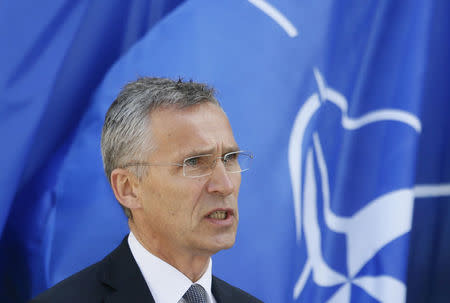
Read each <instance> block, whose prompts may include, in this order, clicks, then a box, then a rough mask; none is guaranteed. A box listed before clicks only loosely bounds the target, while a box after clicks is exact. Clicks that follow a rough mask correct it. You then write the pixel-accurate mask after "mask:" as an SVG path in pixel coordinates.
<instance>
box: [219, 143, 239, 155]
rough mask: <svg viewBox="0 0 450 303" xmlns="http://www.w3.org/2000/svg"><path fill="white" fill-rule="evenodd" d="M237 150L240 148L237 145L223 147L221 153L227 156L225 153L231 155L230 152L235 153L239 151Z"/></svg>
mask: <svg viewBox="0 0 450 303" xmlns="http://www.w3.org/2000/svg"><path fill="white" fill-rule="evenodd" d="M239 150H240V148H239V146H237V145H232V146H225V147H223V150H222V153H223V154H227V153H231V152H235V151H239Z"/></svg>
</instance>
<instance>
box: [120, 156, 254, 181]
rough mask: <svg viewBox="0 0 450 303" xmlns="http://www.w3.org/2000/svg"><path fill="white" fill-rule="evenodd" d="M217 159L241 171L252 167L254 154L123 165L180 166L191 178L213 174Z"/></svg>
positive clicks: (184, 173)
mask: <svg viewBox="0 0 450 303" xmlns="http://www.w3.org/2000/svg"><path fill="white" fill-rule="evenodd" d="M217 159H221V160H222V163H223V165H224V167H225V170H226V171H227V172H228V173H232V174H233V173H240V172H244V171H247V170H249V169H250V163H251V161H252V159H253V154H252V153H250V152H247V151H242V150H240V151H234V152H231V153H227V154H225V155H223V156H222V157H217V156H216V155H214V154H205V155H198V156H193V157H189V158H186V159H184V161H183V163H148V162H132V163H128V164H125V165H123V166H122V168H126V167H129V166H140V165H143V166H180V167H183V176H185V177H189V178H199V177H204V176H208V175H211V174H212V172H213V170H214V168H215V167H216V164H217Z"/></svg>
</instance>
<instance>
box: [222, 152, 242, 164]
mask: <svg viewBox="0 0 450 303" xmlns="http://www.w3.org/2000/svg"><path fill="white" fill-rule="evenodd" d="M238 156H239V154H238V153H233V154H227V155H225V157H224V158H223V162H233V161H236V160H237V158H238Z"/></svg>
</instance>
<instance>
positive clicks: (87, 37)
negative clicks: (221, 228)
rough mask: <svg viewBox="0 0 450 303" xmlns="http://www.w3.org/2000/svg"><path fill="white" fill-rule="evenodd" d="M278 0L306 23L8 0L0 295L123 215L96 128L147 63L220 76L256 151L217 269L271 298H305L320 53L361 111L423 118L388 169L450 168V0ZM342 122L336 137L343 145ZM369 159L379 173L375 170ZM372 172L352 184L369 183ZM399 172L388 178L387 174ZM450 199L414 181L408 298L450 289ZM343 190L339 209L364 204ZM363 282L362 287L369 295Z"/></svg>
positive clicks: (233, 116) (237, 12)
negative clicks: (296, 168) (299, 282)
mask: <svg viewBox="0 0 450 303" xmlns="http://www.w3.org/2000/svg"><path fill="white" fill-rule="evenodd" d="M269 2H270V3H271V4H272V5H273V6H274V7H276V8H277V9H278V10H279V11H280V12H282V13H283V15H284V16H286V18H287V19H289V20H290V22H292V24H293V25H294V26H295V27H296V28H297V29H298V35H297V36H296V37H290V36H289V35H288V34H287V33H286V32H285V31H284V30H283V28H282V27H280V26H279V25H278V24H277V23H276V22H275V21H274V20H273V19H271V18H269V17H268V16H267V15H266V14H264V13H263V12H262V11H261V10H259V9H258V8H257V7H255V6H254V5H253V4H251V3H250V2H247V1H227V2H224V1H222V2H221V1H207V0H203V1H201V0H190V1H144V0H130V1H118V0H109V1H94V2H92V1H69V0H66V1H64V0H60V1H49V0H47V1H40V2H39V4H37V3H35V2H29V1H8V2H7V1H3V2H0V38H1V41H2V42H3V43H2V47H1V48H0V71H1V72H0V139H1V142H2V143H1V149H0V167H1V172H0V207H1V208H0V209H1V211H0V231H1V239H0V298H2V302H24V301H26V300H27V299H28V298H30V297H31V296H34V295H36V294H37V293H39V292H41V291H42V290H44V289H46V288H48V287H50V286H52V285H53V284H55V283H57V282H58V281H60V280H61V279H63V278H65V277H67V276H68V275H70V274H72V273H74V272H76V271H78V270H80V269H82V268H84V267H85V266H87V265H89V264H92V263H93V262H95V261H97V260H99V259H101V258H102V257H103V256H104V255H105V254H106V253H108V252H109V251H110V250H112V249H113V248H114V247H115V246H116V245H117V244H118V243H119V242H120V241H121V239H122V238H123V236H124V235H125V234H126V233H127V226H126V220H125V217H124V215H123V213H122V210H121V209H120V207H119V206H118V204H117V202H116V201H115V199H114V197H113V195H112V192H111V190H110V188H109V185H108V183H107V180H106V178H105V177H104V173H103V169H102V164H101V155H100V145H99V142H100V132H101V126H102V123H103V119H104V114H105V112H106V110H107V108H108V107H109V105H110V104H111V102H112V101H113V100H114V98H115V96H116V95H117V93H118V92H119V91H120V89H121V87H123V85H124V84H125V83H127V82H128V81H132V80H134V79H136V77H137V76H139V75H151V76H164V77H171V78H177V77H179V76H181V77H184V78H185V79H191V78H192V79H193V80H195V81H200V82H207V83H209V84H212V85H213V86H215V87H216V88H217V90H218V95H217V97H218V99H219V100H220V102H221V103H222V105H223V107H224V109H225V111H226V112H227V113H228V115H229V118H230V121H231V124H232V126H233V129H234V132H235V136H236V139H237V141H238V142H239V144H240V145H241V146H242V147H244V149H247V150H251V151H253V152H254V153H255V155H256V158H255V163H254V166H253V169H252V170H251V171H250V172H249V173H248V174H245V175H243V183H242V185H241V193H240V200H239V201H240V218H241V220H240V225H239V232H238V237H237V242H236V245H235V247H233V248H232V249H230V250H227V251H223V252H220V253H219V254H217V255H216V256H215V257H214V259H213V260H214V269H213V271H214V273H215V274H216V275H218V276H219V277H221V278H223V279H225V280H226V281H228V282H230V283H231V284H234V285H237V286H239V287H240V288H242V289H244V290H246V291H248V292H250V293H252V294H254V295H255V296H257V297H259V298H260V299H262V300H263V301H265V302H292V301H293V299H292V289H293V286H294V283H295V282H296V279H297V277H298V273H299V264H300V263H301V262H302V260H299V259H298V247H297V244H296V240H295V222H294V215H293V213H294V210H293V198H292V189H291V184H290V179H289V167H288V162H287V154H288V143H289V136H290V133H291V130H292V125H293V122H294V119H295V116H296V114H297V112H298V110H299V109H300V108H301V106H302V105H303V103H304V101H305V100H306V99H307V98H308V97H309V96H310V95H311V94H312V93H314V92H316V91H317V86H316V83H315V80H314V75H313V69H314V68H318V69H319V70H320V71H321V72H322V73H323V75H324V76H325V78H326V80H327V83H328V84H329V85H330V86H332V87H333V88H334V89H336V90H337V91H339V92H340V93H341V94H343V95H344V96H345V97H346V98H347V100H348V102H349V115H351V116H360V115H362V114H364V113H367V112H370V111H373V110H377V109H380V108H386V107H389V108H396V109H402V110H407V111H409V112H411V113H414V114H415V115H417V116H418V117H419V118H420V120H421V122H422V127H423V129H422V133H421V135H420V136H418V137H417V138H413V139H410V140H412V141H411V142H413V143H411V144H410V145H407V144H408V142H406V143H405V144H406V145H405V146H407V147H408V148H405V150H404V151H402V153H403V154H404V157H405V159H409V163H412V165H411V166H409V167H401V166H399V167H383V166H380V167H379V169H380V170H383V172H385V173H386V174H387V176H399V175H402V176H404V177H405V178H404V179H402V180H409V181H410V182H409V185H410V186H411V185H414V184H447V183H450V161H449V160H450V159H449V146H448V145H449V143H450V135H448V134H449V130H450V125H449V123H450V122H449V121H450V119H448V116H449V114H450V105H449V100H450V89H449V85H448V83H449V77H448V71H449V70H450V62H449V54H450V49H449V39H450V32H449V31H450V24H449V20H448V14H449V13H450V3H449V2H448V1H446V0H434V1H413V0H411V1H387V0H385V1H381V0H380V1H375V0H373V1H365V2H364V3H363V2H361V1H346V2H342V1H339V2H338V1H313V2H306V1H288V0H277V1H275V0H273V1H269ZM319 122H320V123H319V125H318V127H319V129H320V130H321V131H324V132H325V130H326V129H327V124H326V123H327V122H326V121H319ZM329 123H331V122H329ZM328 129H329V128H328ZM334 135H335V134H333V133H332V130H331V129H330V130H329V132H328V138H329V139H328V140H324V141H325V142H329V143H328V144H330V147H329V148H330V149H332V142H333V141H332V140H333V139H336V137H335V136H334ZM390 135H392V136H393V139H390V140H391V141H396V140H403V138H404V136H403V134H402V133H401V131H399V133H398V134H390ZM368 136H369V138H373V137H371V136H370V134H368ZM365 138H366V139H365V140H366V141H364V140H363V139H361V140H363V141H362V142H361V146H362V147H361V148H363V149H364V148H365V149H366V150H368V151H369V152H370V151H380V153H383V155H387V156H389V147H390V145H389V144H390V141H389V140H387V139H386V138H385V137H381V138H380V139H379V140H370V139H369V140H367V136H366V137H365ZM396 138H398V139H396ZM373 156H376V154H373ZM387 156H384V157H387ZM351 159H355V157H354V155H352V154H351V149H350V150H349V151H348V153H347V152H344V153H343V154H342V155H341V157H340V158H338V159H336V161H338V162H339V163H340V165H343V167H347V168H351V167H353V166H352V163H351V161H350V160H351ZM411 161H413V162H411ZM381 162H382V161H381V160H380V163H381ZM269 165H270V166H269ZM374 165H375V164H374ZM380 165H382V164H380ZM383 165H386V164H383ZM377 167H378V166H377ZM363 176H364V177H365V178H367V179H368V180H365V182H366V183H364V184H366V185H367V184H370V176H373V175H371V174H367V175H363ZM342 182H343V181H342ZM343 183H345V182H343ZM364 184H363V185H362V188H361V189H360V190H359V191H358V192H357V193H355V194H360V195H362V196H363V195H369V196H370V195H371V192H368V191H365V190H364V189H365V188H366V187H364ZM400 185H402V184H398V183H395V182H394V183H390V179H388V180H385V182H384V183H382V184H381V185H380V186H381V187H380V188H377V190H379V191H383V188H384V187H386V188H389V187H390V186H394V187H395V186H400ZM367 186H368V185H367ZM383 186H384V187H383ZM342 191H345V187H342ZM449 202H450V199H449V198H448V197H445V196H444V197H439V198H432V199H431V198H427V199H424V198H422V199H417V200H416V203H415V209H414V218H413V227H412V231H411V233H410V234H409V236H406V237H404V238H402V239H399V241H403V242H404V243H406V244H405V245H407V244H408V242H409V246H410V247H409V256H408V255H404V256H401V258H400V259H401V260H402V261H401V262H398V261H395V262H393V263H392V268H391V269H390V271H389V273H390V274H392V275H394V276H395V275H398V276H399V277H401V276H402V275H406V274H407V285H408V302H447V301H448V298H450V288H449V287H448V285H449V283H450V264H449V263H450V261H449V260H450V240H449V237H448V234H449V232H450V204H449ZM336 203H337V204H336V205H337V206H336V207H337V209H336V211H337V212H340V213H341V214H342V215H348V214H351V213H353V212H354V209H352V208H351V206H348V207H347V206H345V204H342V203H338V201H337V202H336ZM343 205H344V206H343ZM339 207H342V208H339ZM403 242H402V243H403ZM324 245H325V244H324ZM330 245H334V244H330ZM336 245H338V244H336ZM393 245H396V244H395V243H394V244H393ZM325 246H326V245H325ZM387 249H389V248H387ZM408 258H409V259H408ZM330 262H331V261H330ZM399 263H400V264H399ZM396 264H399V268H400V269H396V268H395V265H396ZM335 266H336V268H338V269H339V266H341V265H339V264H338V263H336V265H335ZM406 268H407V272H405V270H406ZM397 271H398V272H399V273H396V272H397ZM354 288H355V290H354V293H352V295H353V296H354V298H361V299H360V300H359V301H354V302H369V301H370V300H373V299H370V298H367V297H368V295H367V294H365V293H364V292H363V291H361V290H360V289H359V290H358V289H357V288H356V287H354ZM311 289H312V288H311ZM332 291H333V289H329V290H326V291H324V292H323V293H321V294H320V296H321V297H324V298H325V297H327V296H329V293H331V292H332ZM354 300H356V299H354ZM299 302H300V301H299ZM317 302H322V301H321V300H317ZM352 302H353V301H352Z"/></svg>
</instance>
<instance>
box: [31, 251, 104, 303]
mask: <svg viewBox="0 0 450 303" xmlns="http://www.w3.org/2000/svg"><path fill="white" fill-rule="evenodd" d="M104 262H105V259H104V260H102V261H100V262H97V263H95V264H93V265H91V266H89V267H87V268H85V269H83V270H81V271H80V272H78V273H76V274H73V275H72V276H70V277H68V278H66V279H64V280H63V281H61V282H59V283H58V284H56V285H54V286H53V287H51V288H49V289H47V290H46V291H44V292H43V293H41V294H39V295H38V296H37V297H35V298H34V299H33V300H31V301H30V303H44V302H45V303H53V302H55V303H56V302H86V303H90V302H100V301H101V299H102V298H103V297H104V296H105V295H106V294H107V293H109V292H110V291H111V288H110V287H108V286H107V285H105V284H103V283H102V282H101V280H100V274H101V272H102V271H101V268H102V267H103V263H104Z"/></svg>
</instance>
